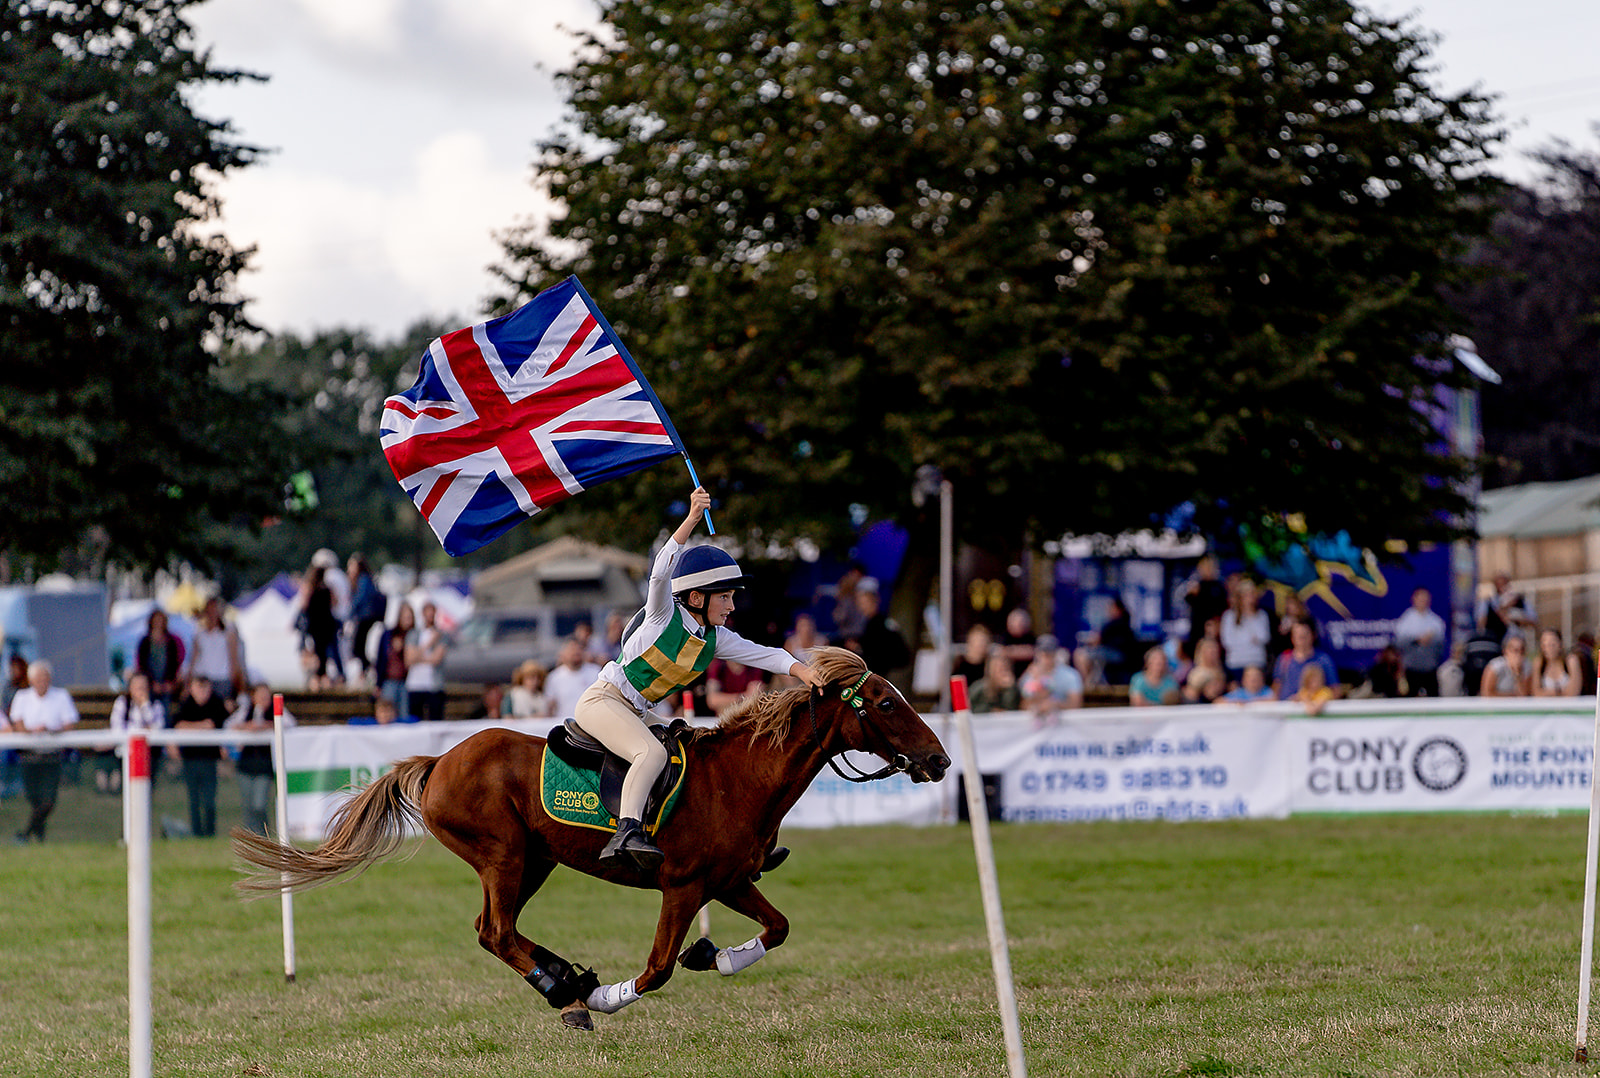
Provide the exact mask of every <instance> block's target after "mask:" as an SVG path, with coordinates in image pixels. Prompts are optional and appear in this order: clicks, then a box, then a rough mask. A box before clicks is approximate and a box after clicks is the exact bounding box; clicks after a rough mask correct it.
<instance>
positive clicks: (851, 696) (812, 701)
mask: <svg viewBox="0 0 1600 1078" xmlns="http://www.w3.org/2000/svg"><path fill="white" fill-rule="evenodd" d="M871 676H872V671H871V670H868V671H866V672H865V673H863V674H862V675H861V676H860V677H859V678H857V679H856V683H855V684H854V685H849V686H846V687H845V688H844V689H843V690H842V691H841V692H840V693H839V698H840V699H841V700H843V701H844V702H845V703H847V704H849V705H850V708H851V710H853V711H854V712H855V713H856V718H858V719H860V720H861V725H862V727H863V728H865V727H867V726H869V725H871V724H870V723H868V722H867V705H866V701H864V700H862V698H861V686H863V685H865V684H866V683H867V678H869V677H871ZM820 695H822V690H821V689H818V690H816V691H814V692H812V693H811V694H810V696H809V698H808V703H809V705H810V708H809V713H810V715H811V736H812V737H814V738H816V741H817V748H819V749H820V748H822V747H823V746H822V731H821V729H819V728H818V726H817V697H818V696H820ZM845 763H846V764H847V765H848V766H849V768H850V770H852V771H854V772H855V774H854V775H847V774H845V773H844V771H843V770H842V769H841V768H840V767H839V763H838V761H837V760H835V759H834V757H833V756H829V757H828V766H829V767H831V768H833V773H834V774H835V775H838V776H839V777H840V778H842V779H844V780H845V781H846V782H876V781H877V780H878V779H886V778H888V777H889V776H890V775H893V774H894V773H895V772H897V771H906V770H909V769H910V767H911V761H910V760H909V759H907V758H906V756H905V754H904V753H900V754H897V755H896V756H895V758H894V759H893V760H892V761H890V762H889V763H888V764H885V765H884V766H883V767H881V768H879V769H878V770H876V771H874V772H872V774H870V775H869V774H867V773H866V772H865V771H863V770H861V769H860V768H859V767H857V766H856V765H855V764H852V763H850V761H849V760H846V761H845Z"/></svg>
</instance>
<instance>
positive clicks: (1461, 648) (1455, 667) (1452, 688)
mask: <svg viewBox="0 0 1600 1078" xmlns="http://www.w3.org/2000/svg"><path fill="white" fill-rule="evenodd" d="M1466 657H1467V644H1466V641H1464V640H1457V641H1456V642H1455V643H1454V644H1453V645H1451V647H1450V657H1449V658H1448V659H1446V660H1445V661H1444V662H1442V663H1440V664H1439V672H1438V677H1439V695H1440V696H1465V695H1467V667H1466Z"/></svg>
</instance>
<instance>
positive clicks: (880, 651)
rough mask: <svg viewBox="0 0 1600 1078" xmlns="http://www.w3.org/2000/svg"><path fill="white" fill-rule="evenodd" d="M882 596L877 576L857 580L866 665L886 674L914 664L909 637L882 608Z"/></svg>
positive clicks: (862, 642) (861, 642)
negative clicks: (906, 636)
mask: <svg viewBox="0 0 1600 1078" xmlns="http://www.w3.org/2000/svg"><path fill="white" fill-rule="evenodd" d="M882 599H883V597H882V596H881V595H880V594H879V593H878V581H877V578H875V577H870V576H864V577H862V578H861V579H860V580H859V581H857V582H856V608H857V609H859V610H860V611H861V636H860V644H861V646H860V649H859V650H860V652H861V657H862V658H863V659H865V660H866V662H867V668H868V669H870V670H874V671H876V672H877V673H879V674H882V675H884V676H885V677H887V676H888V675H889V673H890V672H891V671H895V670H902V669H904V668H905V667H907V666H910V665H911V649H910V648H908V647H907V646H906V638H905V637H904V636H902V635H901V634H900V626H899V625H897V624H895V620H894V619H893V618H891V617H890V616H889V614H888V612H887V611H886V610H884V609H883V604H882Z"/></svg>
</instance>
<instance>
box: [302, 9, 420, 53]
mask: <svg viewBox="0 0 1600 1078" xmlns="http://www.w3.org/2000/svg"><path fill="white" fill-rule="evenodd" d="M297 3H298V5H299V7H300V9H301V10H302V11H303V12H304V13H305V14H306V15H308V16H309V17H310V19H311V23H312V25H313V26H314V27H316V28H317V29H318V30H320V31H322V32H323V33H324V34H326V35H327V36H328V37H329V38H331V39H332V40H333V41H334V42H336V43H338V44H340V45H355V46H358V47H360V48H363V49H373V50H376V51H383V52H390V51H393V50H394V49H395V48H396V47H397V46H398V45H399V44H400V39H401V33H400V2H399V0H336V2H334V3H329V2H328V0H297Z"/></svg>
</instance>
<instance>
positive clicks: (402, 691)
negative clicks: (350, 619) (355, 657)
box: [375, 603, 417, 715]
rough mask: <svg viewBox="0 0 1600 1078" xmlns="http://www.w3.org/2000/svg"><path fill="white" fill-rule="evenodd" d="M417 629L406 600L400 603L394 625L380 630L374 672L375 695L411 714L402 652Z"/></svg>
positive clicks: (406, 665)
mask: <svg viewBox="0 0 1600 1078" xmlns="http://www.w3.org/2000/svg"><path fill="white" fill-rule="evenodd" d="M416 631H417V615H416V614H415V613H413V612H412V610H411V604H410V603H401V604H400V609H399V610H397V611H395V615H394V625H393V626H391V627H390V628H387V629H385V630H384V631H383V635H382V636H381V637H379V639H378V658H377V664H378V665H377V673H376V675H375V676H376V677H377V679H378V695H379V696H382V697H383V698H384V699H386V700H388V701H390V702H391V703H393V704H394V709H395V711H396V712H397V713H399V714H401V715H410V714H411V697H410V694H409V692H408V691H407V689H406V676H407V674H408V672H409V670H410V664H409V663H408V662H407V660H406V656H407V655H408V654H409V653H410V651H411V637H412V635H413V634H414V633H415V632H416Z"/></svg>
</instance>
